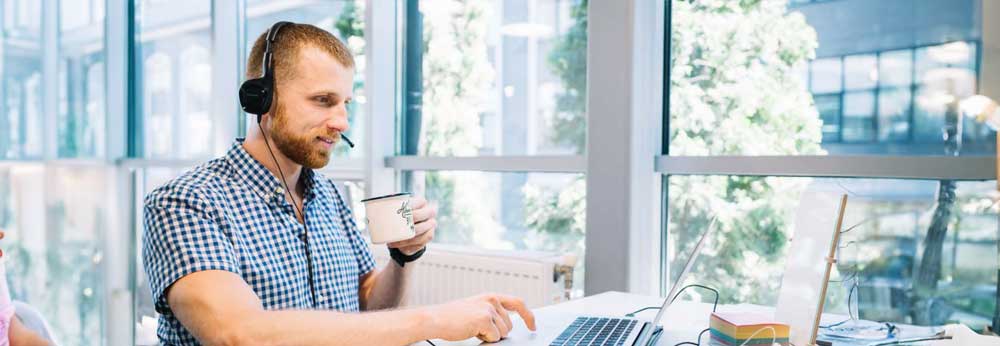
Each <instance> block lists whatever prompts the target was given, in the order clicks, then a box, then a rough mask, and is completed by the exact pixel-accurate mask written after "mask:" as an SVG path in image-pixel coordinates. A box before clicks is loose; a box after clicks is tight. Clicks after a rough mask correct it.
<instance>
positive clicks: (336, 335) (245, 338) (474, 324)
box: [166, 270, 535, 346]
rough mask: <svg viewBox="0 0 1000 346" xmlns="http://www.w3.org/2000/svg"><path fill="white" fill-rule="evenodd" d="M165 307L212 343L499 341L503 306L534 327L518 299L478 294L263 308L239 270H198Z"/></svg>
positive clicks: (175, 288) (505, 322)
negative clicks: (392, 303)
mask: <svg viewBox="0 0 1000 346" xmlns="http://www.w3.org/2000/svg"><path fill="white" fill-rule="evenodd" d="M166 294H167V301H168V303H169V305H170V309H171V311H172V312H173V313H174V315H175V316H176V317H177V318H178V320H180V322H181V323H182V324H183V325H184V326H185V327H186V328H187V329H188V331H190V332H191V333H192V334H193V335H194V336H195V337H196V338H197V339H198V340H199V341H201V342H202V343H203V344H205V345H207V346H214V345H247V344H254V345H277V344H281V345H360V344H364V345H408V344H412V343H414V342H418V341H420V340H425V339H433V338H441V339H447V340H463V339H467V338H470V337H479V338H481V339H484V340H490V341H497V340H499V339H500V338H501V337H504V336H506V335H507V333H509V332H510V330H511V328H512V327H513V326H512V323H511V321H510V318H509V317H508V316H507V310H513V311H517V312H518V313H519V314H521V316H522V318H523V319H524V321H525V322H526V324H527V325H528V328H529V329H532V330H534V328H535V325H534V316H533V315H532V314H531V312H530V311H528V309H527V308H526V307H525V306H524V303H523V302H522V301H521V300H520V299H516V298H513V297H507V296H500V295H483V296H477V297H473V298H467V299H464V300H460V301H455V302H451V303H446V304H442V305H435V306H430V307H424V308H414V309H403V310H393V311H376V312H366V313H342V312H335V311H316V310H280V311H269V310H265V309H263V307H262V304H261V302H260V299H259V298H258V297H257V296H256V295H255V294H254V293H253V291H252V290H251V288H250V287H249V286H247V284H246V282H244V281H243V279H242V278H240V277H239V276H238V275H236V274H234V273H231V272H227V271H219V270H209V271H201V272H196V273H193V274H190V275H187V276H185V277H183V278H181V279H180V280H177V281H176V282H175V283H174V284H173V285H172V286H171V287H170V288H169V290H168V291H167V292H166Z"/></svg>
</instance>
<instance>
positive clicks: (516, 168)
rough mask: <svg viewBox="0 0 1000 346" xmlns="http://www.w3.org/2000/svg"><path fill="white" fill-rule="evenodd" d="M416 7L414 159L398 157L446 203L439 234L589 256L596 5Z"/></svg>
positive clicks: (405, 171) (409, 117)
mask: <svg viewBox="0 0 1000 346" xmlns="http://www.w3.org/2000/svg"><path fill="white" fill-rule="evenodd" d="M404 11H405V13H406V15H405V17H406V39H405V40H404V41H405V42H404V43H403V44H404V46H405V48H404V50H403V52H402V53H401V58H402V59H403V61H404V67H403V70H404V72H403V80H402V87H403V88H404V91H403V102H404V106H403V109H404V111H403V113H402V114H401V118H400V122H399V124H400V127H401V130H400V132H401V133H400V139H399V151H400V154H403V156H404V157H403V158H405V160H395V161H392V160H391V161H390V163H389V165H390V167H392V168H394V169H396V170H397V171H398V172H401V173H402V175H401V176H402V178H401V184H402V187H403V189H404V190H411V191H414V192H416V193H418V194H423V195H425V196H426V197H427V198H428V199H429V200H431V201H434V202H437V203H439V217H438V218H439V226H438V230H437V232H438V233H437V236H436V239H435V241H437V242H442V243H452V244H461V245H466V246H473V247H481V248H491V249H506V250H543V251H551V252H555V253H557V254H575V255H578V256H579V258H582V255H583V252H584V249H583V243H584V242H583V236H584V234H583V233H584V232H583V228H584V221H585V216H584V214H585V192H586V187H585V186H586V178H585V175H584V174H582V173H583V170H584V168H583V167H582V166H583V165H582V164H579V163H582V162H583V160H582V157H580V156H577V155H580V154H582V153H583V152H584V147H585V135H586V95H587V93H586V90H587V89H586V88H587V81H586V75H587V73H586V71H587V70H586V68H587V67H586V56H587V31H586V28H587V2H586V1H580V0H546V1H534V2H525V3H510V2H505V1H479V2H462V1H445V2H440V1H425V0H414V1H407V2H406V6H405V9H404ZM469 18H471V20H469ZM414 42H417V44H416V45H414ZM470 160H472V161H470ZM477 160H484V161H477ZM487 161H488V162H487ZM551 162H559V163H555V164H551ZM484 166H488V167H492V168H484ZM577 267H578V268H580V267H582V261H580V262H579V263H578V264H577ZM580 274H581V272H580V271H578V272H577V275H580ZM574 282H575V283H577V285H579V286H578V287H582V285H580V284H582V282H583V280H575V281H574Z"/></svg>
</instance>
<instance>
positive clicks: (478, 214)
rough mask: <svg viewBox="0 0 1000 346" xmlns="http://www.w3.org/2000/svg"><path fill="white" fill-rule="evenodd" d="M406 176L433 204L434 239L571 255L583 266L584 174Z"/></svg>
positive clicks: (448, 172)
mask: <svg viewBox="0 0 1000 346" xmlns="http://www.w3.org/2000/svg"><path fill="white" fill-rule="evenodd" d="M406 177H407V179H408V180H407V181H408V183H409V186H411V188H412V189H413V191H415V192H416V193H417V194H422V195H424V196H426V198H427V199H428V200H430V201H431V202H433V203H436V204H437V205H438V217H437V219H438V228H437V231H436V235H435V241H436V242H441V243H448V244H459V245H470V246H475V247H481V248H486V249H497V250H535V251H551V252H555V253H557V254H572V255H576V256H577V258H578V259H580V262H578V263H577V268H578V269H580V268H581V267H582V265H583V262H582V259H583V253H584V227H585V222H586V218H585V211H586V180H585V178H584V177H583V175H581V174H557V173H488V172H470V171H458V172H456V171H434V172H422V171H421V172H406ZM576 274H577V275H580V274H582V271H580V270H578V271H577V273H576ZM577 278H578V279H582V276H579V277H577ZM582 282H583V280H574V283H575V284H582ZM578 288H582V286H580V287H578Z"/></svg>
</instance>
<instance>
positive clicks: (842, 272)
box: [667, 176, 998, 328]
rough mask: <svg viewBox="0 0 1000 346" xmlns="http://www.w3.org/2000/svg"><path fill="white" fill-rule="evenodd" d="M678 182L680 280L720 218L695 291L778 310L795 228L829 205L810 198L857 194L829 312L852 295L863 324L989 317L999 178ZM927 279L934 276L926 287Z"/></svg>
mask: <svg viewBox="0 0 1000 346" xmlns="http://www.w3.org/2000/svg"><path fill="white" fill-rule="evenodd" d="M668 181H669V196H668V230H667V231H668V233H667V234H668V241H667V244H668V250H667V252H668V258H667V261H668V263H669V264H670V266H671V268H672V272H674V273H677V272H679V270H680V266H682V265H683V263H684V261H685V260H686V259H687V254H689V253H690V251H691V249H692V248H693V246H694V243H695V241H696V240H697V239H698V237H700V235H701V233H702V232H704V230H705V227H707V225H708V222H709V220H710V219H711V218H712V217H718V218H719V219H718V223H717V228H716V234H715V235H714V236H713V239H712V243H710V244H709V246H708V247H707V248H706V249H705V250H704V251H702V254H701V256H700V257H699V258H698V262H697V263H696V266H695V269H694V270H693V271H692V273H691V275H690V276H689V277H688V280H687V281H686V283H700V284H707V285H708V286H711V287H714V288H717V289H719V290H720V292H721V293H722V294H721V300H722V302H728V303H756V304H765V305H773V304H775V303H776V302H777V294H778V292H779V288H780V287H779V286H780V283H781V275H782V273H783V271H784V265H785V263H784V259H785V255H786V254H787V253H788V251H789V248H790V247H792V246H794V245H795V243H794V240H793V239H792V238H793V236H794V234H795V227H796V226H795V225H794V224H793V223H794V221H795V220H796V217H797V215H800V214H802V213H807V212H810V211H813V209H812V208H817V207H819V206H816V205H812V204H802V203H800V198H801V197H802V196H803V194H804V193H815V194H828V195H831V196H834V197H837V196H839V195H841V194H847V195H849V199H848V207H847V211H846V214H845V221H844V229H845V230H846V229H849V228H851V227H854V228H853V230H851V231H849V232H845V233H844V234H843V235H842V238H841V242H840V247H841V250H840V251H839V254H838V264H837V266H836V270H835V271H834V273H833V276H832V278H831V280H832V282H831V286H830V290H829V292H828V293H827V306H826V311H827V312H836V313H841V314H845V315H846V314H847V306H848V305H847V300H848V296H850V299H851V301H852V302H851V307H852V311H851V314H852V315H853V316H855V317H858V314H859V313H860V317H861V318H865V319H872V320H877V321H887V322H902V323H911V324H918V325H940V324H944V323H950V322H953V321H954V322H959V323H965V324H966V325H968V326H970V327H973V328H981V327H982V326H983V325H987V324H989V323H990V321H991V318H992V316H993V311H994V306H995V304H996V294H997V292H996V270H997V261H996V258H997V256H998V254H997V235H998V225H997V218H996V213H997V210H996V205H994V204H993V203H992V201H991V199H990V197H989V196H990V191H992V190H993V189H994V188H995V184H994V182H957V183H956V182H937V181H917V180H881V179H812V178H777V177H739V176H672V177H669V179H668ZM952 193H953V194H952ZM940 196H946V197H945V198H941V197H940ZM947 196H954V198H950V199H949V198H947ZM824 207H828V208H829V209H830V210H825V211H822V212H829V213H831V214H835V213H836V212H837V210H836V206H824ZM942 210H944V211H945V212H943V213H942V212H941V211H942ZM723 211H724V212H723ZM828 226H829V227H830V229H831V230H832V229H833V228H834V226H835V225H828ZM821 227H826V226H822V225H821ZM681 254H683V255H681ZM928 254H931V255H928ZM821 265H822V264H821V263H817V266H821ZM938 268H939V269H938ZM927 274H930V275H927ZM922 275H927V276H925V277H927V278H928V279H926V280H921V279H918V278H919V277H922ZM852 291H853V293H852Z"/></svg>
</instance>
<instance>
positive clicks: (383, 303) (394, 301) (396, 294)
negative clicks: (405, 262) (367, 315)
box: [364, 261, 413, 311]
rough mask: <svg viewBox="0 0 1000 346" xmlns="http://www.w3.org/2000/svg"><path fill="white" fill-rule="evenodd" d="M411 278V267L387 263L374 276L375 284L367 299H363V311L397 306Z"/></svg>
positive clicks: (393, 262) (392, 262)
mask: <svg viewBox="0 0 1000 346" xmlns="http://www.w3.org/2000/svg"><path fill="white" fill-rule="evenodd" d="M411 276H413V265H410V266H406V267H402V268H401V267H400V266H399V264H396V262H395V261H389V264H387V265H386V266H385V268H382V269H381V270H379V271H378V273H376V274H375V283H374V284H373V287H372V289H371V291H370V293H369V294H368V297H367V299H364V300H365V305H364V309H365V310H368V311H371V310H382V309H391V308H394V307H397V306H399V304H400V302H402V300H403V295H404V294H405V293H406V290H407V285H408V284H409V281H410V277H411Z"/></svg>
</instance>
